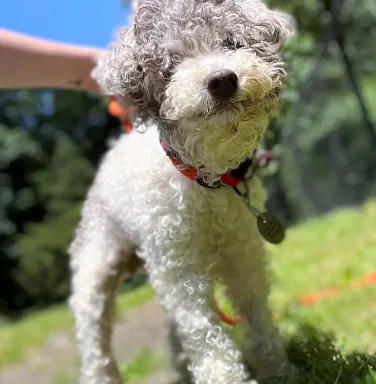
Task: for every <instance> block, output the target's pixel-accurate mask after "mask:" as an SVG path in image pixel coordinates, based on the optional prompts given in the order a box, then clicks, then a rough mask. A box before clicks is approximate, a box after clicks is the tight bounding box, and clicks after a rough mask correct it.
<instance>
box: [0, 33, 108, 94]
mask: <svg viewBox="0 0 376 384" xmlns="http://www.w3.org/2000/svg"><path fill="white" fill-rule="evenodd" d="M102 52H103V51H102V50H100V49H97V48H92V47H84V46H78V45H71V44H64V43H58V42H52V41H48V40H43V39H38V38H34V37H30V36H27V35H23V34H20V33H15V32H12V31H8V30H5V29H0V89H20V88H57V89H58V88H61V89H76V90H90V91H99V88H98V86H97V83H96V82H95V81H94V80H93V79H92V78H91V77H90V72H91V70H92V69H93V68H94V66H95V64H96V61H97V59H98V57H99V56H100V55H101V53H102Z"/></svg>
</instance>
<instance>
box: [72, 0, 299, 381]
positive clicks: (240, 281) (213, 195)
mask: <svg viewBox="0 0 376 384" xmlns="http://www.w3.org/2000/svg"><path fill="white" fill-rule="evenodd" d="M291 29H292V28H291V21H290V19H289V17H287V16H286V15H284V14H282V13H280V12H277V11H272V10H269V9H268V8H267V7H266V6H265V5H264V4H263V3H261V2H259V1H257V0H222V1H221V0H206V1H205V0H144V1H142V2H141V4H140V6H139V7H138V9H137V11H136V13H135V15H134V20H133V25H132V26H131V27H130V28H128V29H124V30H122V31H121V33H120V34H119V37H118V39H117V41H116V42H115V43H114V45H113V46H112V47H111V50H110V51H109V52H108V54H107V55H105V57H103V59H102V60H101V61H100V62H99V63H98V66H97V68H96V69H95V70H94V77H95V78H96V79H97V80H98V81H99V83H100V84H101V86H102V87H103V90H104V91H105V92H106V93H107V94H110V95H116V96H120V97H121V100H122V101H123V102H124V103H125V104H127V103H129V102H132V103H133V104H134V105H135V106H136V107H137V118H136V120H135V121H134V124H135V126H136V130H135V131H134V132H132V133H130V134H126V135H123V136H122V137H121V138H120V139H119V140H118V141H117V143H116V144H115V145H114V147H113V148H112V149H111V150H110V151H109V152H108V153H107V155H106V156H105V158H104V160H103V162H102V164H101V166H100V169H99V172H98V174H97V176H96V178H95V181H94V183H93V185H92V187H91V189H90V191H89V194H88V197H87V200H86V202H85V205H84V208H83V211H82V219H81V223H80V225H79V227H78V229H77V232H76V238H75V240H74V242H73V244H72V246H71V248H70V254H71V269H72V275H73V277H72V296H71V299H70V304H71V307H72V309H73V312H74V315H75V320H76V331H77V340H78V344H79V350H80V357H81V377H80V383H81V384H119V383H121V382H122V380H121V378H120V375H119V372H118V369H117V366H116V363H115V361H114V358H113V355H112V352H111V329H112V321H113V304H114V297H115V294H116V290H117V288H118V286H119V285H120V284H121V283H122V281H123V279H124V277H125V276H126V275H127V274H129V273H131V272H132V271H133V270H134V269H135V268H136V267H137V266H138V263H139V260H141V261H142V262H143V263H144V266H145V268H146V271H147V273H148V276H149V281H150V284H151V286H152V287H153V289H154V290H155V292H156V294H157V297H158V298H159V300H160V302H161V304H162V305H163V306H164V308H165V309H166V311H167V313H168V316H169V319H170V322H171V329H172V332H173V336H174V337H173V339H174V341H175V351H178V352H179V353H178V352H176V354H175V360H176V364H177V365H178V366H180V367H181V370H182V371H183V370H184V369H186V367H187V372H189V374H190V376H191V380H192V381H193V382H194V383H195V384H225V383H228V384H240V383H256V381H252V380H251V379H250V378H249V377H248V375H249V374H248V372H247V369H246V367H247V366H250V367H251V368H252V371H253V372H254V374H255V380H257V381H258V382H259V383H278V384H282V383H285V382H286V383H292V382H293V381H294V377H295V369H294V367H293V366H292V365H290V363H289V362H288V359H287V356H286V353H285V351H284V348H283V345H282V342H281V339H280V336H279V334H278V331H277V330H276V328H275V327H274V325H273V321H272V317H271V314H270V312H269V310H268V307H267V300H268V291H269V285H268V281H267V278H266V276H265V274H266V271H265V267H266V263H267V262H266V258H265V253H264V246H263V240H262V237H261V235H260V232H259V229H258V225H257V221H258V220H257V217H255V215H256V216H257V215H258V212H263V205H264V201H265V194H264V191H263V189H262V186H261V183H260V180H259V179H258V178H257V176H253V177H252V178H251V180H249V182H248V186H249V195H248V198H249V202H250V204H251V205H252V207H253V208H252V210H253V212H254V215H252V213H251V212H250V209H249V208H248V207H247V205H246V204H244V201H243V199H242V198H241V196H239V195H238V194H237V193H236V191H235V190H234V188H233V187H234V186H235V185H237V184H238V183H239V181H240V179H244V173H245V170H246V169H248V168H249V167H252V162H251V161H249V159H252V157H253V155H254V152H255V150H256V149H257V148H258V146H259V145H260V141H261V140H262V138H263V135H264V133H265V130H266V128H267V124H268V121H269V119H270V116H271V115H272V114H273V113H274V112H275V111H276V106H277V104H278V99H279V93H280V90H281V87H282V83H283V80H284V77H285V72H284V70H283V62H282V58H281V56H280V48H281V46H282V44H283V42H284V41H285V40H286V38H287V36H288V35H289V34H290V32H291ZM140 130H142V131H143V133H140V132H139V131H140ZM253 165H254V163H253ZM259 221H260V218H259ZM261 221H262V220H261ZM259 224H260V223H259ZM215 281H219V282H221V283H223V284H224V285H225V287H226V288H227V294H228V296H229V298H230V299H231V300H232V303H233V305H234V306H235V308H236V309H237V310H238V311H239V313H240V314H241V316H242V319H243V326H244V330H245V342H244V350H242V351H240V350H239V349H238V347H237V346H236V345H235V344H234V342H233V340H232V339H231V337H230V336H229V335H228V334H227V332H226V330H225V329H224V328H223V327H222V324H221V321H220V318H219V316H218V313H217V312H216V310H215V304H214V302H213V282H215ZM124 348H127V346H126V345H124Z"/></svg>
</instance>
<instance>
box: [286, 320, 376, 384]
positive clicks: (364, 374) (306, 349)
mask: <svg viewBox="0 0 376 384" xmlns="http://www.w3.org/2000/svg"><path fill="white" fill-rule="evenodd" d="M287 351H288V355H289V358H290V360H291V362H293V363H294V364H295V365H296V366H297V367H298V368H299V369H300V375H299V380H298V384H376V374H375V373H373V372H372V371H371V370H376V356H375V355H374V356H369V355H366V354H363V353H359V352H354V353H352V354H349V355H346V356H344V355H343V354H342V353H341V352H340V350H339V348H338V347H337V345H336V342H335V338H334V337H333V336H332V335H328V334H323V333H321V332H319V331H318V330H317V329H315V328H313V327H311V326H303V327H301V328H300V330H299V333H298V335H297V336H296V337H295V338H294V339H293V340H291V341H290V342H289V344H288V346H287ZM373 375H374V376H373Z"/></svg>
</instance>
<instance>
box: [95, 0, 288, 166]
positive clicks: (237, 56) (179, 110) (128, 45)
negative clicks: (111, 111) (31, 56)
mask: <svg viewBox="0 0 376 384" xmlns="http://www.w3.org/2000/svg"><path fill="white" fill-rule="evenodd" d="M291 32H292V23H291V19H290V18H289V16H287V15H285V14H283V13H281V12H278V11H274V10H270V9H268V8H267V6H266V5H265V4H264V3H262V2H260V1H258V0H223V1H220V0H207V1H204V0H143V1H141V2H140V4H139V6H138V9H137V11H136V13H135V15H134V19H133V22H132V25H131V26H130V27H129V28H125V29H123V30H121V32H120V33H119V36H118V38H117V40H116V41H115V42H114V44H113V45H112V47H111V49H110V51H109V52H108V53H107V54H105V55H104V57H103V58H102V60H100V62H99V63H98V66H97V68H96V69H95V70H94V71H93V76H94V77H95V78H96V79H97V81H98V82H99V84H100V85H101V87H102V88H103V90H104V92H105V93H106V94H109V95H117V96H122V97H123V98H126V99H127V102H128V101H130V102H131V103H133V104H134V105H135V106H136V107H137V111H138V116H139V118H140V121H146V120H148V119H152V120H156V121H157V122H158V123H159V125H160V127H161V130H162V134H165V135H166V132H169V135H170V132H171V131H174V132H175V133H174V134H175V137H172V136H171V137H169V140H168V142H169V145H170V147H171V148H172V147H173V148H174V149H175V150H176V151H177V152H179V153H180V154H181V155H182V156H183V157H184V155H185V158H184V160H185V161H186V162H188V163H190V164H192V163H193V160H192V159H193V158H194V157H195V158H196V159H197V161H200V162H201V164H202V162H203V161H204V164H207V165H209V166H212V171H213V170H215V171H218V172H219V171H220V170H223V169H225V168H226V167H228V166H230V165H235V163H236V162H238V161H240V160H241V157H244V156H245V155H246V153H248V152H249V151H250V150H251V149H252V148H251V147H254V146H255V145H256V142H258V141H259V140H260V137H261V136H262V134H263V132H264V129H265V125H266V122H267V120H268V117H269V116H270V114H271V113H272V111H273V110H274V107H273V106H274V104H276V101H277V100H278V95H279V89H280V87H281V85H282V83H283V78H284V75H285V74H284V70H283V63H282V59H281V57H280V54H279V52H280V47H281V46H282V45H283V43H284V42H285V40H286V38H287V37H288V36H289V34H290V33H291ZM227 67H228V68H230V69H231V70H232V71H234V72H236V74H237V76H238V78H239V90H238V92H237V94H236V95H235V96H234V97H232V98H231V99H229V100H227V101H226V102H225V103H221V104H219V103H218V102H217V101H216V100H213V98H212V97H210V95H209V93H208V92H207V89H206V88H205V81H206V78H207V76H208V75H209V74H210V73H211V72H213V71H214V70H218V69H223V68H227ZM123 101H124V100H123ZM250 121H251V123H250V124H251V125H252V126H253V127H254V128H252V135H253V136H252V137H251V136H250V134H249V131H248V133H247V134H246V136H247V135H248V136H247V137H242V135H241V134H240V133H239V134H238V139H239V143H240V142H244V143H247V145H243V149H242V148H241V147H240V148H239V147H237V151H238V156H233V155H231V154H230V157H231V159H224V158H223V159H221V160H219V162H218V161H217V160H216V159H214V158H213V156H214V155H213V153H214V152H215V153H217V154H220V153H221V151H222V152H223V151H226V152H227V154H229V153H231V151H232V149H231V148H224V147H221V148H219V147H218V146H217V147H216V148H215V145H214V144H213V143H215V137H214V136H215V134H218V132H219V133H221V140H223V139H224V138H225V137H226V135H228V136H229V132H230V131H231V135H235V134H236V133H237V132H238V131H239V126H240V125H241V124H242V123H245V122H250ZM192 122H194V124H195V126H196V127H201V128H200V132H202V128H203V127H204V126H205V127H207V130H206V131H207V135H209V136H210V135H211V134H212V133H210V132H211V131H210V127H213V126H214V125H215V126H217V127H219V128H218V129H216V132H217V133H215V134H214V136H212V137H211V143H212V145H211V150H212V151H213V153H212V154H210V153H208V156H209V157H208V158H202V157H201V158H200V156H198V155H197V153H193V152H194V151H196V152H197V151H200V150H202V151H204V152H208V151H209V152H210V148H207V147H205V145H206V144H204V141H205V140H206V139H205V138H204V137H203V135H202V134H201V133H200V134H198V133H197V132H196V133H197V135H196V137H194V136H195V133H194V132H193V131H195V129H194V128H192V127H191V126H190V125H191V123H192ZM222 126H223V129H222V128H221V127H222ZM248 126H249V124H248ZM163 127H164V128H163ZM221 129H222V130H223V132H221ZM188 130H189V133H187V132H188ZM192 130H193V131H192ZM229 130H230V131H229ZM163 131H165V132H163ZM243 132H245V131H244V130H243ZM192 134H193V136H192ZM244 134H245V133H244ZM199 135H201V137H198V136H199ZM188 136H189V137H188ZM200 141H201V144H199V142H200ZM188 142H189V143H191V144H192V148H188V147H189V143H188ZM229 142H230V140H229ZM231 142H232V143H236V140H233V137H232V136H231ZM200 145H201V146H202V148H201V149H198V147H199V146H200ZM183 147H184V148H185V154H182V153H181V152H182V148H183ZM193 147H195V149H193ZM193 165H194V164H193Z"/></svg>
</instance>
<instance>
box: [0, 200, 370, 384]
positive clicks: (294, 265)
mask: <svg viewBox="0 0 376 384" xmlns="http://www.w3.org/2000/svg"><path fill="white" fill-rule="evenodd" d="M375 223H376V201H370V202H368V203H366V204H364V205H363V206H361V207H357V208H348V209H342V210H340V211H338V212H333V213H332V214H330V215H327V216H325V217H320V218H317V219H314V220H310V221H308V222H306V223H303V224H301V225H299V226H297V227H296V228H291V229H290V230H289V231H288V236H287V240H286V241H285V242H284V243H283V244H282V245H281V246H277V247H274V246H270V248H269V256H270V271H271V276H272V278H271V281H272V283H273V286H272V293H271V300H270V302H271V306H272V308H273V311H274V313H275V314H276V315H277V322H278V325H279V326H280V328H281V331H282V334H283V336H284V337H285V340H286V341H287V343H288V352H289V356H290V358H291V360H292V361H294V363H295V364H296V365H297V366H298V367H300V369H301V374H300V378H299V384H376V358H375V357H372V356H373V355H372V354H374V353H375V351H376V322H375V320H374V319H375V318H376V300H375V297H376V286H375V285H373V286H367V287H363V288H362V289H352V288H351V286H352V282H353V281H354V280H356V279H358V278H360V277H361V276H363V275H365V274H367V273H370V272H372V271H374V270H376V230H375ZM332 286H334V287H337V288H342V289H345V290H344V291H343V292H342V293H341V294H339V295H338V296H335V297H332V298H326V299H325V300H323V301H321V302H318V303H316V304H315V305H313V306H305V305H302V304H301V302H300V299H301V297H302V296H303V295H306V294H309V293H311V292H314V291H317V290H320V289H325V288H328V287H332ZM152 297H153V293H152V291H151V289H150V288H149V287H148V286H144V287H142V288H138V289H137V290H135V291H133V292H132V293H129V294H126V295H122V296H121V297H120V298H119V300H118V302H117V308H118V310H119V311H120V312H121V313H123V312H124V311H127V310H129V309H131V308H134V307H136V306H138V305H140V304H142V303H144V302H145V301H147V300H149V299H151V298H152ZM220 302H222V303H224V302H223V299H220ZM224 305H225V308H226V310H229V309H230V306H229V304H228V303H224ZM71 325H72V317H71V315H70V312H69V311H68V310H67V309H66V308H63V307H61V308H57V309H54V310H50V311H46V312H44V313H41V314H37V315H34V316H30V317H28V318H26V319H24V320H23V321H21V322H19V323H16V324H12V325H10V326H6V327H3V328H2V329H0V365H1V364H3V365H4V364H7V363H9V362H18V361H20V359H21V358H23V357H25V355H26V353H27V352H28V351H29V350H30V347H31V346H32V347H33V348H35V347H38V346H40V345H42V344H43V343H44V341H45V340H46V338H47V337H48V335H49V334H50V333H52V332H56V331H59V330H62V329H64V328H67V327H70V326H71ZM232 332H233V333H234V335H235V336H237V337H238V336H239V335H240V331H239V329H238V328H233V329H232ZM158 359H160V356H157V355H156V354H155V353H154V352H150V351H146V352H142V353H141V354H140V355H138V356H136V358H135V360H134V361H131V362H130V363H129V364H128V365H127V366H123V367H121V371H122V374H123V375H125V376H127V378H128V380H129V381H130V382H135V381H137V380H139V379H140V378H142V377H145V376H146V375H149V374H151V373H152V372H154V371H155V370H158V369H159V368H160V367H161V360H158ZM63 379H64V378H60V382H61V383H63V381H64V380H63ZM58 384H60V383H58Z"/></svg>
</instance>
